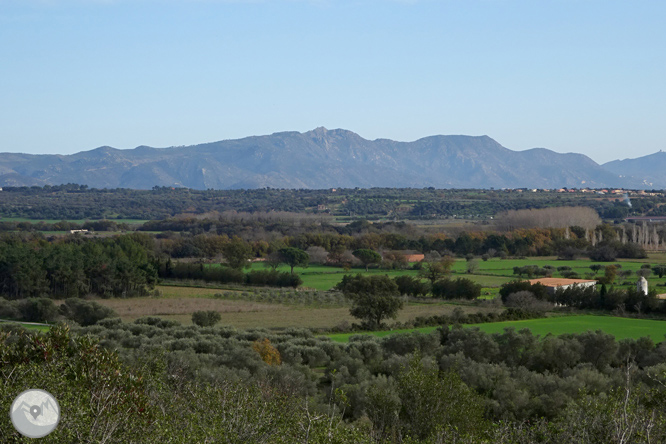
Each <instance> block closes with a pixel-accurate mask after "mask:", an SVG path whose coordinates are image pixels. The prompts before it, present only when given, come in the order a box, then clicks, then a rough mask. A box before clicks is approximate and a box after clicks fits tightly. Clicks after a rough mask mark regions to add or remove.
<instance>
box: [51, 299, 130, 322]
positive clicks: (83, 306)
mask: <svg viewBox="0 0 666 444" xmlns="http://www.w3.org/2000/svg"><path fill="white" fill-rule="evenodd" d="M60 314H62V315H63V316H64V317H66V318H67V319H71V320H73V321H75V322H78V323H79V324H80V325H83V326H86V325H93V324H96V323H97V322H98V321H101V320H102V319H105V318H109V317H112V316H118V315H117V314H116V313H115V312H114V311H113V310H112V309H111V308H109V307H105V306H104V305H102V304H100V303H98V302H95V301H86V300H83V299H79V298H69V299H67V300H65V303H64V304H62V305H61V306H60Z"/></svg>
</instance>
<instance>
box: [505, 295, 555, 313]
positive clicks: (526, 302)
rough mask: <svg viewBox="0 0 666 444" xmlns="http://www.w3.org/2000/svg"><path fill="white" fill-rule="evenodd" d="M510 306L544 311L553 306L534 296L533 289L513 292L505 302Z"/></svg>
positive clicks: (528, 310) (527, 310) (538, 311)
mask: <svg viewBox="0 0 666 444" xmlns="http://www.w3.org/2000/svg"><path fill="white" fill-rule="evenodd" d="M504 305H506V306H507V307H509V308H516V309H518V310H523V311H525V312H537V313H540V312H544V311H548V310H549V309H550V308H552V305H551V304H549V303H548V302H546V301H542V300H539V299H537V298H536V297H534V294H533V293H532V292H531V291H526V290H522V291H518V292H516V293H511V294H510V295H509V296H508V297H507V299H506V303H505V304H504Z"/></svg>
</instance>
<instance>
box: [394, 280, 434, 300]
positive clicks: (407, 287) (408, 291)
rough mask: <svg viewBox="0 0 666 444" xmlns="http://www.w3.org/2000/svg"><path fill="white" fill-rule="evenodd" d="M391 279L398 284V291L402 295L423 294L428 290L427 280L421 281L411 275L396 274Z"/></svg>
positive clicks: (415, 295)
mask: <svg viewBox="0 0 666 444" xmlns="http://www.w3.org/2000/svg"><path fill="white" fill-rule="evenodd" d="M393 280H394V281H395V283H396V284H397V285H398V291H400V294H403V295H409V296H412V297H417V296H425V295H427V294H428V292H429V291H430V285H428V283H427V282H422V281H421V280H420V279H417V278H415V277H413V276H397V277H395V278H394V279H393Z"/></svg>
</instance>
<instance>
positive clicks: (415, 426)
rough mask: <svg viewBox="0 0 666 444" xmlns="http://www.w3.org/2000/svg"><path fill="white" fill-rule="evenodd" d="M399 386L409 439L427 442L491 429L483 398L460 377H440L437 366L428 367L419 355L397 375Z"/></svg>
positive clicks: (405, 431)
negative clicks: (448, 435)
mask: <svg viewBox="0 0 666 444" xmlns="http://www.w3.org/2000/svg"><path fill="white" fill-rule="evenodd" d="M396 386H397V389H398V393H399V396H400V401H401V404H402V405H401V409H400V414H399V418H400V425H401V428H402V430H403V432H404V434H405V435H407V436H413V437H415V438H418V439H419V440H423V442H425V440H428V438H435V436H437V435H438V434H440V433H442V432H450V433H453V434H455V435H457V434H460V435H463V436H464V435H465V434H468V433H475V432H476V433H479V432H482V431H484V430H485V428H486V427H487V426H488V424H487V423H486V421H485V420H484V418H483V412H484V404H483V398H481V396H480V395H478V394H477V393H476V392H474V390H472V389H470V388H469V387H468V386H467V385H466V384H465V383H464V382H463V381H462V379H460V376H458V375H457V374H456V373H454V372H452V371H449V372H446V373H440V372H439V371H438V369H437V366H436V365H433V364H430V365H428V364H426V363H424V362H423V361H422V359H421V355H420V353H418V352H417V353H415V354H414V355H413V356H412V357H411V358H410V360H409V361H408V363H407V365H406V366H404V367H403V369H402V371H401V372H400V373H399V374H398V375H397V378H396ZM438 438H441V437H439V436H438ZM453 441H457V440H453ZM453 441H452V442H453ZM427 442H444V440H443V439H434V440H432V441H430V440H428V441H427ZM446 442H449V441H448V440H446Z"/></svg>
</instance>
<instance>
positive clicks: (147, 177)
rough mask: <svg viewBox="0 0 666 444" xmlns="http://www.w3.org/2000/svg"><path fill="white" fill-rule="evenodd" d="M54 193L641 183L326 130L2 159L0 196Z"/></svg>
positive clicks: (479, 143) (483, 140)
mask: <svg viewBox="0 0 666 444" xmlns="http://www.w3.org/2000/svg"><path fill="white" fill-rule="evenodd" d="M611 163H612V162H611ZM611 166H613V165H611ZM61 183H80V184H85V185H88V186H91V187H95V188H137V189H150V188H152V187H153V186H173V187H188V188H195V189H206V188H216V189H235V188H264V187H271V188H335V187H344V188H349V187H351V188H353V187H361V188H371V187H416V188H420V187H429V186H433V187H437V188H490V187H495V188H522V187H529V188H559V187H586V186H588V187H608V186H612V187H620V186H625V187H638V186H640V185H643V184H645V183H646V182H645V180H644V179H642V178H640V177H635V175H633V174H622V173H618V172H617V168H615V169H614V170H613V171H610V170H609V169H606V168H604V167H603V166H601V165H599V164H597V163H596V162H594V161H593V160H592V159H590V158H589V157H587V156H585V155H583V154H578V153H565V154H563V153H556V152H554V151H551V150H548V149H546V148H532V149H529V150H525V151H513V150H510V149H509V148H506V147H504V146H502V145H501V144H499V143H498V142H497V141H495V140H494V139H492V138H491V137H489V136H487V135H482V136H466V135H448V136H446V135H433V136H427V137H423V138H420V139H418V140H415V141H413V142H400V141H394V140H391V139H383V138H380V139H375V140H367V139H364V138H363V137H361V136H360V135H358V134H356V133H354V132H352V131H349V130H345V129H332V130H328V129H326V128H324V127H318V128H315V129H313V130H310V131H306V132H303V133H300V132H297V131H283V132H277V133H273V134H270V135H262V136H248V137H244V138H241V139H227V140H221V141H217V142H208V143H203V144H197V145H188V146H172V147H167V148H154V147H150V146H145V145H141V146H138V147H136V148H133V149H129V150H121V149H116V148H113V147H110V146H101V147H97V148H95V149H92V150H89V151H82V152H79V153H75V154H70V155H60V154H46V155H36V154H17V153H0V186H12V185H13V186H20V185H46V184H50V185H57V184H61Z"/></svg>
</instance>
